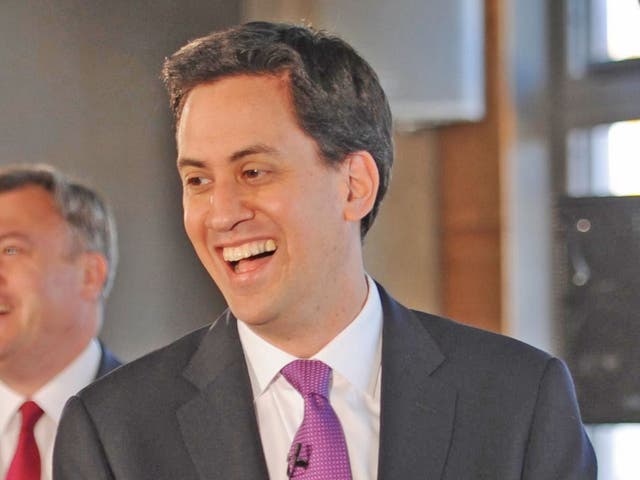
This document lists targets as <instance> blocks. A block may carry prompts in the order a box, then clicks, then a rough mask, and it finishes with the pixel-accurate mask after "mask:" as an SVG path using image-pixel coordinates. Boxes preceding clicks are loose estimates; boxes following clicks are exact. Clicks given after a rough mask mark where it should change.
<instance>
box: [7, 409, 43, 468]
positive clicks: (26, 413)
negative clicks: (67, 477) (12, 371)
mask: <svg viewBox="0 0 640 480" xmlns="http://www.w3.org/2000/svg"><path fill="white" fill-rule="evenodd" d="M20 413H21V414H22V426H21V427H20V438H18V446H17V447H16V453H15V455H14V456H13V460H12V461H11V465H10V466H9V471H8V472H7V477H6V480H40V453H39V452H38V445H37V444H36V438H35V437H34V435H33V428H34V427H35V425H36V423H37V421H38V420H39V419H40V417H41V416H42V414H43V413H44V412H43V411H42V409H41V408H40V407H39V406H38V404H37V403H35V402H32V401H28V402H24V403H23V404H22V406H21V407H20Z"/></svg>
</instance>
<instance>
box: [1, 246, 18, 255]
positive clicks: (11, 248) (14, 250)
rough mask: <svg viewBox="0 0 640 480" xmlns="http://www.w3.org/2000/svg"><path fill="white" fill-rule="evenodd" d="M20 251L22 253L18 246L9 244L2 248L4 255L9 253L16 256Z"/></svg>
mask: <svg viewBox="0 0 640 480" xmlns="http://www.w3.org/2000/svg"><path fill="white" fill-rule="evenodd" d="M18 253H20V249H19V248H18V247H15V246H12V245H11V246H8V247H4V248H3V249H2V254H3V255H9V256H14V255H17V254H18Z"/></svg>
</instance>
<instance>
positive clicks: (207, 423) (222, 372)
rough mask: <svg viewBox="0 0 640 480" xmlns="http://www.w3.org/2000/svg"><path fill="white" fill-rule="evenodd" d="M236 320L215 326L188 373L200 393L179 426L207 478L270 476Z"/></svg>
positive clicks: (186, 408) (224, 318) (182, 413)
mask: <svg viewBox="0 0 640 480" xmlns="http://www.w3.org/2000/svg"><path fill="white" fill-rule="evenodd" d="M235 322H236V320H235V319H234V318H233V316H232V315H231V314H230V313H229V312H227V313H225V314H223V315H222V316H221V317H220V318H219V319H218V320H217V321H216V322H215V323H214V324H213V326H212V327H211V329H210V330H209V332H208V333H207V334H206V335H205V337H204V338H203V340H202V342H201V344H200V346H199V348H198V350H197V351H196V353H195V354H194V355H193V357H192V358H191V361H190V363H189V364H188V366H187V367H186V369H185V370H184V372H183V375H184V377H185V378H186V379H187V380H189V381H190V382H191V383H193V384H194V385H195V386H196V387H197V388H198V391H199V392H198V394H197V395H196V396H194V397H193V398H192V399H191V400H190V401H189V402H187V403H185V404H184V405H183V406H182V407H181V408H180V409H179V410H178V422H179V423H180V429H181V431H182V436H183V438H184V440H185V443H186V445H187V449H188V450H189V453H190V454H191V458H192V459H193V462H194V464H195V466H196V469H197V470H198V473H199V475H200V477H201V478H203V479H204V478H206V479H217V478H220V479H228V478H268V473H267V467H266V463H265V460H264V453H263V451H262V444H261V442H260V435H259V433H258V426H257V421H256V417H255V411H254V406H253V395H252V393H251V385H250V381H249V376H248V373H247V368H246V363H245V360H244V355H243V353H242V347H241V345H240V339H239V338H238V332H237V327H236V323H235Z"/></svg>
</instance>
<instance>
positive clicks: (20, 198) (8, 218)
mask: <svg viewBox="0 0 640 480" xmlns="http://www.w3.org/2000/svg"><path fill="white" fill-rule="evenodd" d="M60 225H64V220H63V218H62V216H61V215H60V213H59V211H58V209H57V207H56V205H55V202H54V200H53V198H52V196H51V193H49V192H48V191H47V190H45V189H44V188H42V187H39V186H35V185H29V186H25V187H19V188H16V189H14V190H10V191H6V192H0V229H2V230H3V231H7V230H11V229H13V228H20V229H22V228H26V227H29V228H35V227H50V226H60ZM0 233H1V232H0Z"/></svg>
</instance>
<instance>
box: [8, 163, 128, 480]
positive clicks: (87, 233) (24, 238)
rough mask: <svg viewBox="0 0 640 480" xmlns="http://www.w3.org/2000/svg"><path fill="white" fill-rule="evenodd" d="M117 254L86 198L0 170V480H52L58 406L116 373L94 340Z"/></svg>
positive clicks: (76, 189) (102, 210)
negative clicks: (4, 479) (92, 384)
mask: <svg viewBox="0 0 640 480" xmlns="http://www.w3.org/2000/svg"><path fill="white" fill-rule="evenodd" d="M115 249H116V243H115V229H114V224H113V218H112V216H111V215H110V213H109V211H108V209H107V207H106V205H105V204H104V202H103V201H102V200H101V199H100V197H99V196H98V195H97V194H96V193H95V192H94V191H93V190H91V189H90V188H88V187H86V186H85V185H82V184H80V183H75V182H73V181H71V180H70V179H68V178H66V177H65V176H64V175H63V174H62V173H60V172H58V171H56V170H55V169H53V168H51V167H46V166H27V165H22V166H14V167H5V168H1V169H0V478H5V476H6V478H7V479H10V480H13V479H20V480H32V479H33V480H35V479H37V480H40V479H50V478H51V458H52V453H53V441H54V438H55V431H56V427H57V424H58V421H59V419H60V415H61V413H62V408H63V406H64V404H65V402H66V400H67V399H68V398H69V397H70V396H71V395H73V394H74V393H77V392H78V391H79V390H81V389H82V388H83V387H85V386H86V385H87V384H89V383H90V382H91V381H93V380H94V379H96V378H97V377H101V376H102V375H104V374H105V373H106V372H108V371H109V370H112V369H114V368H115V367H116V366H118V365H119V362H118V360H117V359H116V358H115V357H114V356H113V354H111V353H110V352H109V351H108V350H107V349H106V348H104V346H102V345H101V344H100V343H99V342H98V341H97V340H96V339H95V336H96V335H97V333H98V330H99V328H100V324H101V322H102V308H103V302H104V299H105V298H106V296H107V294H108V292H109V288H110V286H111V282H112V280H113V276H114V273H115V266H116V250H115ZM31 415H34V416H33V417H32V416H31ZM27 425H31V427H27Z"/></svg>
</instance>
